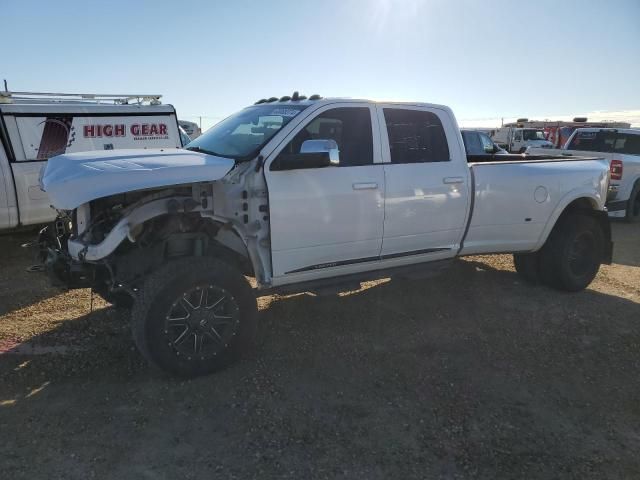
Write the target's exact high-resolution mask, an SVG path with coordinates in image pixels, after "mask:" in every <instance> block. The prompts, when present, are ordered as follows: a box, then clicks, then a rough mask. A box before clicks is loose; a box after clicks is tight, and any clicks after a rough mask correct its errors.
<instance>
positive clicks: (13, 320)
mask: <svg viewBox="0 0 640 480" xmlns="http://www.w3.org/2000/svg"><path fill="white" fill-rule="evenodd" d="M614 234H615V241H616V242H617V250H616V256H615V262H616V264H615V265H612V266H606V267H603V269H602V270H601V273H600V274H599V276H598V278H597V280H596V282H595V283H594V284H593V285H592V286H591V288H590V289H589V290H587V291H585V292H581V293H578V294H562V293H559V292H555V291H552V290H549V289H547V288H544V287H530V286H528V285H525V284H523V283H522V282H520V280H519V278H518V277H517V276H516V274H515V273H514V271H513V267H512V263H511V258H510V257H509V256H498V257H473V258H469V259H466V260H464V261H459V262H457V263H456V264H455V266H454V268H452V269H451V270H449V271H447V272H446V273H444V274H443V275H441V276H439V277H436V278H432V279H428V280H420V281H404V280H394V281H393V282H389V281H380V282H371V283H367V284H365V285H363V287H362V288H361V289H360V290H358V291H354V292H348V293H347V294H343V295H341V296H337V297H314V296H311V295H295V296H288V297H265V298H262V299H260V308H261V327H260V328H261V336H260V340H259V345H258V348H257V350H256V351H255V352H254V353H253V354H251V355H250V356H249V357H247V358H246V359H244V360H243V361H242V362H241V363H240V364H237V365H235V366H233V367H231V368H229V369H227V370H225V371H224V372H221V373H219V374H217V375H213V376H209V377H206V378H200V379H197V380H194V381H178V380H175V379H171V378H167V377H166V376H164V375H163V374H161V373H158V372H156V371H153V370H150V369H149V368H148V367H147V366H146V365H145V364H144V363H143V362H142V360H141V358H140V356H139V355H138V353H137V352H136V351H135V349H134V347H133V343H132V341H131V338H130V334H129V329H128V322H127V313H126V311H120V310H116V309H115V308H113V307H111V306H110V305H109V304H106V303H104V302H102V301H100V300H98V299H95V301H94V305H93V311H91V310H90V295H89V292H88V291H85V290H81V291H74V292H70V293H60V292H57V291H55V290H52V289H50V288H48V287H47V286H46V281H45V280H44V279H43V278H41V276H40V275H38V274H29V273H26V272H25V266H26V265H28V264H29V262H30V260H29V255H28V254H27V252H26V251H24V250H22V249H20V248H18V247H19V244H20V243H22V242H24V241H26V240H28V238H29V236H28V235H20V236H12V237H7V236H5V237H0V351H5V353H4V354H1V355H0V478H6V479H9V478H11V479H17V478H29V479H37V478H78V479H87V478H114V479H127V478H136V479H138V478H153V479H161V478H205V477H206V478H275V477H277V478H295V479H301V478H305V479H307V478H367V479H377V478H380V479H382V478H385V479H387V478H446V479H448V478H486V479H496V478H523V479H524V478H526V479H533V478H541V479H550V478H576V479H585V478H598V479H602V478H640V455H639V454H638V452H640V375H639V373H638V372H639V367H640V226H629V225H625V224H615V225H614Z"/></svg>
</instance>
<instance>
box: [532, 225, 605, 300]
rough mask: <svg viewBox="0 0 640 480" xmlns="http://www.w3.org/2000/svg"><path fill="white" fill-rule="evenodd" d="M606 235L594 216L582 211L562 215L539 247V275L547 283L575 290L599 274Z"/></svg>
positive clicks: (558, 287)
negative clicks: (540, 248)
mask: <svg viewBox="0 0 640 480" xmlns="http://www.w3.org/2000/svg"><path fill="white" fill-rule="evenodd" d="M604 247H605V238H604V233H603V231H602V228H601V227H600V224H599V222H598V221H597V219H596V218H594V217H592V216H590V215H588V214H582V213H569V214H566V215H565V216H563V217H561V218H560V220H558V223H557V224H556V226H555V227H554V228H553V230H552V231H551V234H550V235H549V238H548V239H547V241H546V243H545V245H544V247H543V248H542V250H541V251H540V270H539V273H540V279H541V280H542V282H543V283H545V284H546V285H548V286H550V287H553V288H556V289H558V290H564V291H567V292H577V291H580V290H583V289H585V288H586V287H587V286H588V285H589V284H590V283H591V282H592V281H593V279H594V278H595V276H596V275H597V274H598V270H599V269H600V264H601V263H602V259H603V257H604V250H605V248H604Z"/></svg>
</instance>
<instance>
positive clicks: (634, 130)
mask: <svg viewBox="0 0 640 480" xmlns="http://www.w3.org/2000/svg"><path fill="white" fill-rule="evenodd" d="M576 132H618V133H628V134H630V135H640V128H611V127H608V128H604V127H588V128H578V129H576Z"/></svg>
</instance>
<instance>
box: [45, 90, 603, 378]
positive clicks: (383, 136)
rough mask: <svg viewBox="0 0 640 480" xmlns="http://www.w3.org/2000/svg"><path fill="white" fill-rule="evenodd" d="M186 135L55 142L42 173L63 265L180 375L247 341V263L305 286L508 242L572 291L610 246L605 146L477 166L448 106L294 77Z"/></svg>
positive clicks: (269, 276) (282, 286) (273, 282)
mask: <svg viewBox="0 0 640 480" xmlns="http://www.w3.org/2000/svg"><path fill="white" fill-rule="evenodd" d="M187 148H188V150H181V151H180V153H178V154H174V153H173V152H169V151H166V150H164V151H163V150H161V149H157V150H155V151H148V152H145V154H144V156H136V155H135V154H134V153H133V152H117V151H114V152H88V153H83V154H68V155H60V156H57V157H54V159H52V160H51V161H50V163H49V165H48V166H47V168H46V170H45V172H44V175H43V177H42V184H43V187H44V189H45V190H46V191H47V192H48V193H49V194H50V195H51V198H52V202H53V204H54V205H55V206H56V208H58V209H59V210H60V217H59V219H58V221H56V222H55V224H54V228H52V229H51V230H49V231H47V230H45V231H43V232H42V235H41V244H42V245H43V247H44V248H43V251H44V253H45V255H46V257H47V259H46V266H47V271H48V272H49V274H50V275H51V278H52V280H53V281H54V282H55V283H56V284H58V285H64V286H66V287H68V288H84V287H91V288H93V289H95V290H96V291H98V292H99V293H101V294H103V295H104V294H105V293H106V294H107V295H109V296H111V297H112V298H116V296H118V295H121V296H122V295H123V296H125V297H126V296H127V295H128V294H130V295H131V296H130V297H128V298H129V300H131V299H132V298H133V302H134V306H133V311H132V329H133V335H134V339H135V342H136V344H137V346H138V348H139V349H140V351H141V352H142V354H143V355H144V356H145V357H146V358H147V359H148V360H149V361H150V362H151V363H153V364H155V365H157V366H159V367H161V368H163V369H165V370H168V371H170V372H173V373H175V374H178V375H183V376H193V375H199V374H204V373H208V372H212V371H214V370H216V369H219V368H221V367H223V366H225V365H227V364H228V363H229V362H231V361H233V360H234V359H235V358H236V357H237V356H238V354H239V353H240V352H241V351H242V350H243V349H244V348H246V347H247V345H248V344H250V342H251V340H252V338H253V336H254V333H255V329H256V316H257V308H256V298H255V293H254V292H253V291H252V288H251V286H250V284H249V283H248V281H247V280H246V278H245V275H246V276H252V277H254V278H255V281H256V286H257V289H258V290H259V291H261V292H277V291H282V292H284V291H286V292H293V291H309V290H317V289H326V288H328V287H329V286H334V287H335V285H340V284H342V285H344V284H347V285H349V287H352V286H353V284H354V282H356V283H357V284H359V282H360V281H361V280H364V279H367V278H382V277H386V276H390V275H410V274H413V275H416V274H418V273H419V272H420V273H419V274H421V275H424V274H425V272H431V271H433V270H434V269H439V268H441V267H442V266H443V265H446V264H447V263H448V262H449V261H450V260H452V259H454V258H455V257H457V256H461V255H474V254H487V253H498V252H499V253H504V252H514V253H515V256H514V258H515V265H516V268H517V270H518V272H519V273H520V274H521V275H523V277H524V278H526V279H527V280H529V281H532V282H536V281H540V282H542V283H544V284H546V285H549V286H552V287H555V288H558V289H562V290H569V291H576V290H581V289H583V288H585V287H586V286H587V285H588V284H589V283H590V282H591V281H592V280H593V278H594V277H595V275H596V273H597V272H598V269H599V267H600V264H601V263H603V262H610V261H611V254H612V243H611V232H610V229H609V220H608V218H607V216H606V213H605V212H604V204H605V200H606V193H607V183H608V174H609V168H608V164H607V162H606V161H605V160H601V159H578V158H575V159H571V160H566V159H563V158H560V159H559V158H557V157H550V156H546V157H541V158H537V159H535V160H527V159H525V158H523V157H522V156H520V155H517V156H513V157H512V159H513V160H512V161H508V160H507V161H504V162H486V163H471V164H469V163H468V162H467V155H466V152H465V149H464V145H463V141H462V137H461V134H460V130H459V128H458V125H457V122H456V120H455V118H454V116H453V113H452V112H451V110H450V109H449V108H447V107H444V106H439V105H431V104H422V103H410V104H409V103H376V102H371V101H365V100H349V99H322V98H321V97H319V96H316V95H314V96H311V97H309V98H308V99H307V98H306V97H301V96H299V95H298V94H297V92H296V93H294V94H293V96H291V97H288V96H286V97H282V98H281V99H279V100H278V99H277V98H275V97H272V98H271V99H269V100H267V99H264V100H260V101H259V102H257V103H256V104H255V105H252V106H250V107H247V108H245V109H244V110H241V111H240V112H238V113H236V114H234V115H231V116H230V117H228V118H227V119H225V120H223V121H222V122H220V123H219V124H217V125H216V126H214V127H213V128H211V129H209V130H208V131H207V132H206V133H205V134H203V135H202V136H201V137H199V138H197V139H195V140H193V141H192V142H191V143H190V144H189V146H188V147H187ZM116 167H117V168H116ZM141 167H142V168H144V171H141V170H140V168H141ZM96 186H97V187H96ZM116 300H117V298H116Z"/></svg>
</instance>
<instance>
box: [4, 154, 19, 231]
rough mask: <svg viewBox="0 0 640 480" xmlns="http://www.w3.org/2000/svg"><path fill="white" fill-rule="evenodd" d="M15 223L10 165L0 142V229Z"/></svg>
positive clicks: (15, 209)
mask: <svg viewBox="0 0 640 480" xmlns="http://www.w3.org/2000/svg"><path fill="white" fill-rule="evenodd" d="M17 225H18V212H17V208H16V196H15V190H14V188H13V178H12V176H11V167H10V166H9V158H8V155H7V152H6V151H5V148H4V145H3V143H2V142H0V230H3V229H5V228H13V227H15V226H17Z"/></svg>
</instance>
